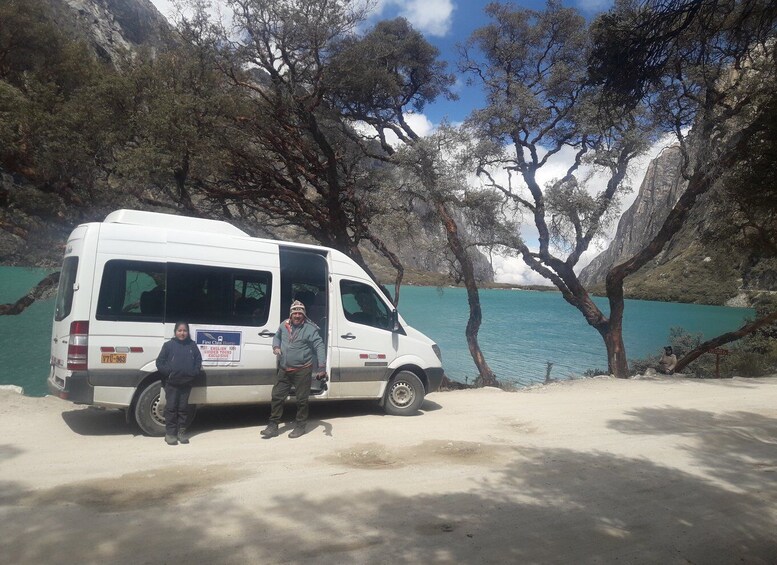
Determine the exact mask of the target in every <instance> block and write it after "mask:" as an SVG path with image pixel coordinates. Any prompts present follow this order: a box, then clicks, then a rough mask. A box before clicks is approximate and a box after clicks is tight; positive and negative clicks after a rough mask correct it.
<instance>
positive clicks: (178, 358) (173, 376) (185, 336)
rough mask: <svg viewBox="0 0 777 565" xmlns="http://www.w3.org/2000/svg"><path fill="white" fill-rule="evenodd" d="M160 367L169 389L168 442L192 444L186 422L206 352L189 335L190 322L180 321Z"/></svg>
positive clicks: (166, 428)
mask: <svg viewBox="0 0 777 565" xmlns="http://www.w3.org/2000/svg"><path fill="white" fill-rule="evenodd" d="M156 367H157V369H159V372H160V373H161V374H162V386H164V388H165V398H166V399H167V405H166V406H165V441H166V442H167V444H168V445H177V444H178V442H179V441H180V442H181V443H189V437H188V436H187V435H186V423H187V419H188V417H189V394H190V393H191V391H192V384H194V378H195V377H196V376H197V375H198V374H199V373H200V371H201V370H202V355H200V350H199V348H198V347H197V344H196V343H194V341H192V339H191V337H190V336H189V324H187V323H186V322H177V323H176V324H175V336H174V337H173V339H171V340H170V341H167V342H165V344H164V345H163V346H162V351H160V352H159V357H157V359H156Z"/></svg>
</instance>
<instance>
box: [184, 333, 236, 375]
mask: <svg viewBox="0 0 777 565" xmlns="http://www.w3.org/2000/svg"><path fill="white" fill-rule="evenodd" d="M242 337H243V332H228V331H222V330H197V332H196V339H195V341H196V342H197V347H199V348H200V353H201V354H202V364H203V365H211V366H213V365H220V364H230V363H234V362H236V361H240V349H241V348H240V344H241V343H242Z"/></svg>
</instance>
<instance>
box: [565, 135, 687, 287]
mask: <svg viewBox="0 0 777 565" xmlns="http://www.w3.org/2000/svg"><path fill="white" fill-rule="evenodd" d="M683 190H685V182H684V181H683V180H682V177H681V176H680V149H679V148H678V147H668V148H667V149H664V151H662V152H661V154H660V155H659V156H658V157H656V158H655V159H653V161H651V163H650V165H649V166H648V169H647V172H646V173H645V178H644V179H643V181H642V184H641V185H640V187H639V193H638V195H637V198H636V200H634V203H633V204H632V205H631V207H630V208H629V209H628V210H626V211H625V212H624V213H623V216H621V219H620V221H619V222H618V228H617V230H616V232H615V237H614V238H613V240H612V243H610V246H609V247H608V248H607V249H606V250H604V251H603V252H602V253H600V254H599V255H597V256H596V258H594V260H593V261H591V263H589V264H588V266H586V267H585V268H584V269H583V270H582V272H581V273H580V280H581V282H582V283H583V284H584V285H585V286H587V287H590V286H595V285H603V284H604V278H605V277H606V276H607V271H608V270H609V269H610V267H611V266H612V265H615V264H617V263H619V262H621V261H624V260H626V259H628V258H630V257H631V256H632V255H634V254H635V253H636V252H637V251H639V250H640V249H642V248H643V247H644V245H645V243H646V242H648V241H650V239H651V238H652V237H653V236H654V235H656V233H658V230H659V229H660V228H661V225H662V224H663V222H664V220H665V219H666V217H667V215H668V214H669V211H670V210H671V209H672V207H673V206H674V205H675V203H677V200H678V199H679V198H680V195H681V194H682V193H683Z"/></svg>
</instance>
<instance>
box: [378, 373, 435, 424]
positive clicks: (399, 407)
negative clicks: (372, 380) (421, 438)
mask: <svg viewBox="0 0 777 565" xmlns="http://www.w3.org/2000/svg"><path fill="white" fill-rule="evenodd" d="M424 394H425V391H424V384H423V383H422V382H421V379H419V378H418V377H417V376H416V374H415V373H412V372H410V371H400V372H398V373H397V374H396V375H394V376H393V377H392V378H391V380H390V381H389V384H388V388H387V389H386V401H385V403H384V405H383V409H384V410H385V411H386V414H391V415H392V416H410V415H412V414H415V413H416V412H418V409H419V408H420V407H421V404H422V403H423V401H424Z"/></svg>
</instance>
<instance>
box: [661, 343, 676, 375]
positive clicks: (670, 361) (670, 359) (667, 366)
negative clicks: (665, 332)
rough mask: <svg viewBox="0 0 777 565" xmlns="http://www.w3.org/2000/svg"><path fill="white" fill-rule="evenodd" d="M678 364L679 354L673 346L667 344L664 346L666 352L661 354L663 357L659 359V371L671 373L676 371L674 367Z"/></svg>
mask: <svg viewBox="0 0 777 565" xmlns="http://www.w3.org/2000/svg"><path fill="white" fill-rule="evenodd" d="M676 366H677V355H675V354H674V351H672V346H671V345H667V346H666V347H664V353H663V355H661V359H659V360H658V372H659V373H664V374H665V375H671V374H672V373H674V368H675V367H676Z"/></svg>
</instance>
